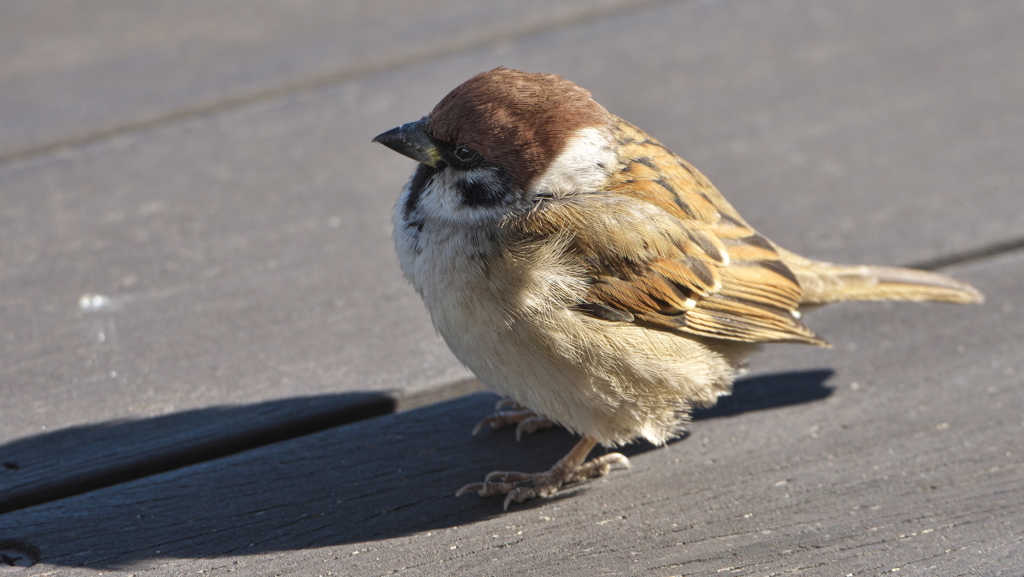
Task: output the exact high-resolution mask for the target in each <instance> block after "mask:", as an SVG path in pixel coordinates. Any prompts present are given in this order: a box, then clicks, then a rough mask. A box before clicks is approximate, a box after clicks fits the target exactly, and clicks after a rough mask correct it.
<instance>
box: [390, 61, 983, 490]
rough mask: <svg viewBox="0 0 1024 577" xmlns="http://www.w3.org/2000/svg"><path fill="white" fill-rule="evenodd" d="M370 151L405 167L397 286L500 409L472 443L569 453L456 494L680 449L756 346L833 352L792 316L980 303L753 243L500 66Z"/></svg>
mask: <svg viewBox="0 0 1024 577" xmlns="http://www.w3.org/2000/svg"><path fill="white" fill-rule="evenodd" d="M373 142H377V143H380V144H383V145H384V146H386V147H388V148H390V149H392V150H394V151H396V152H398V153H400V154H402V155H404V156H406V157H409V158H411V159H413V160H415V161H416V162H417V163H418V164H417V165H416V168H415V170H414V171H413V174H412V176H411V177H410V178H409V180H408V182H407V184H406V185H405V186H404V187H403V189H402V191H401V194H400V195H399V198H398V201H397V202H396V204H395V207H394V210H393V214H392V221H393V225H394V232H393V240H394V243H395V248H396V252H397V255H398V261H399V265H400V267H401V269H402V272H403V274H404V276H405V278H406V279H407V280H408V281H409V282H410V283H411V284H412V286H413V287H414V288H415V290H416V291H417V292H418V293H419V295H420V296H421V297H422V300H423V302H424V304H425V306H426V309H427V311H428V312H429V314H430V318H431V321H432V323H433V325H434V328H435V329H436V331H437V332H438V333H439V334H440V335H441V337H442V338H443V339H444V341H445V342H446V344H447V345H448V347H449V348H450V349H451V351H452V353H454V355H455V356H456V357H457V358H458V360H459V361H461V362H462V363H463V364H464V365H465V366H466V367H468V368H469V369H470V370H471V371H472V372H473V373H474V374H475V375H476V376H477V377H478V379H479V380H480V381H481V382H482V383H483V384H484V385H485V386H486V387H488V388H490V389H491V390H493V391H495V392H497V393H499V394H501V395H504V396H505V397H507V399H506V400H504V401H502V402H500V403H499V404H498V406H497V407H496V409H495V412H494V413H493V414H491V415H490V416H488V417H486V418H484V419H483V420H482V421H481V422H480V424H479V425H478V426H477V429H476V430H474V433H475V432H476V431H477V430H479V429H480V428H482V427H486V426H488V425H489V426H491V427H495V428H497V427H500V426H506V425H511V424H517V425H518V427H517V437H518V435H519V434H520V433H522V432H523V431H525V432H533V431H534V430H536V429H538V428H542V427H547V426H551V425H559V426H562V427H564V428H566V429H568V430H569V431H571V432H573V433H576V434H578V435H580V437H581V438H580V440H579V441H578V442H577V444H576V445H575V446H574V447H573V448H572V449H571V450H570V451H569V452H568V453H567V454H566V455H565V456H564V457H563V458H562V459H560V460H559V461H558V462H556V463H555V464H554V465H553V466H552V467H551V468H550V469H548V470H546V471H541V472H535V473H524V472H517V471H494V472H491V473H489V474H488V475H486V476H485V477H484V480H483V481H482V482H475V483H470V484H467V485H465V486H463V487H462V488H461V489H459V490H458V491H457V493H456V496H459V495H463V494H467V493H474V492H475V493H477V494H478V495H480V496H481V497H489V496H501V495H504V496H505V498H504V503H503V506H504V508H505V509H506V510H507V509H508V507H509V505H510V503H512V502H523V501H525V500H527V499H533V498H543V497H550V496H552V495H554V494H555V493H557V492H558V491H559V489H561V488H562V487H564V486H566V485H571V484H575V483H578V482H582V481H586V480H589V479H593V478H597V477H601V476H603V475H606V474H607V473H608V472H609V471H611V470H612V469H622V468H628V467H629V460H628V459H627V458H626V457H625V456H623V455H622V454H620V453H617V452H607V453H605V454H603V455H601V456H598V457H595V458H593V459H590V460H588V459H587V457H588V456H589V455H590V453H591V451H592V450H593V449H594V448H595V447H596V446H597V445H599V444H600V445H602V446H603V447H606V448H607V449H614V448H616V447H621V446H623V445H625V444H627V443H630V442H633V441H636V440H639V439H644V440H646V441H649V442H651V443H653V444H655V445H662V444H664V443H665V442H666V441H668V440H670V439H672V438H675V437H677V436H679V435H681V434H682V433H683V432H684V429H685V426H686V424H687V421H688V416H689V413H690V412H691V411H692V410H693V409H695V408H704V407H709V406H711V405H713V404H714V403H715V402H716V400H717V399H718V398H719V397H720V396H723V395H727V394H729V393H730V391H731V386H732V383H733V381H734V379H735V378H736V376H737V375H738V374H740V373H741V371H743V370H744V367H745V363H746V361H747V358H748V357H749V356H750V355H751V354H752V353H753V352H755V351H756V350H758V349H759V348H761V346H762V345H764V344H766V343H804V344H809V345H816V346H821V347H827V346H828V343H827V342H826V341H825V340H824V339H822V338H821V337H820V336H818V335H817V334H816V333H815V332H814V331H812V330H811V329H810V328H808V326H807V325H805V324H804V322H803V319H802V313H803V312H806V311H807V310H810V309H813V308H817V307H819V306H822V305H826V304H830V303H836V302H841V301H871V300H897V301H936V302H946V303H961V304H964V303H980V302H982V300H983V295H982V294H981V292H979V291H978V290H977V289H975V288H974V287H972V286H971V285H969V284H967V283H964V282H960V281H957V280H954V279H952V278H950V277H947V276H944V275H941V274H938V273H934V272H927V271H921V270H914V269H908V268H900V267H892V266H869V265H842V264H832V263H829V262H823V261H817V260H812V259H809V258H805V257H802V256H799V255H797V254H796V253H793V252H790V251H788V250H785V249H784V248H782V247H780V246H778V245H776V244H775V243H773V242H772V241H770V240H768V239H767V238H766V237H765V236H763V235H761V234H760V233H758V232H757V231H756V230H755V229H754V228H753V227H752V226H751V225H750V224H748V223H747V221H746V220H744V218H743V217H742V216H740V214H739V213H738V212H737V211H736V209H735V208H733V206H732V205H731V204H729V202H728V201H726V199H725V198H724V197H723V196H722V194H721V193H720V192H719V191H718V189H717V188H715V186H714V185H713V184H712V183H711V181H710V180H708V178H707V177H705V176H704V175H703V174H702V173H700V172H699V171H698V170H697V169H696V168H694V167H693V166H692V165H691V164H690V163H688V162H687V161H685V160H683V159H682V158H681V157H680V156H677V155H676V154H675V153H673V152H672V151H670V150H669V149H668V148H666V147H665V146H664V145H663V144H661V143H660V142H658V141H657V140H655V139H654V138H653V137H651V136H650V135H648V134H647V133H646V132H644V131H643V130H641V129H639V128H637V127H636V126H633V125H632V124H630V123H628V122H626V121H625V120H622V119H621V118H619V117H617V116H615V115H613V114H612V113H610V112H608V111H607V110H606V109H605V108H604V107H603V106H601V105H600V104H598V103H597V102H596V101H595V100H594V98H593V96H592V95H591V93H590V92H589V91H588V90H586V89H584V88H581V87H580V86H578V85H576V84H575V83H573V82H571V81H569V80H566V79H564V78H563V77H561V76H559V75H555V74H544V73H528V72H522V71H518V70H513V69H509V68H505V67H499V68H495V69H493V70H489V71H486V72H482V73H480V74H477V75H475V76H473V77H472V78H470V79H469V80H467V81H465V82H464V83H462V84H461V85H459V86H457V87H456V88H455V89H454V90H452V91H451V92H450V93H448V94H447V95H446V96H445V97H444V98H442V99H441V101H440V102H439V103H437V105H436V106H435V107H434V108H433V110H432V111H431V112H430V114H428V115H427V116H424V117H422V118H421V119H419V120H416V121H414V122H409V123H406V124H403V125H401V126H398V127H396V128H393V129H391V130H388V131H386V132H384V133H382V134H380V135H378V136H376V137H375V138H373Z"/></svg>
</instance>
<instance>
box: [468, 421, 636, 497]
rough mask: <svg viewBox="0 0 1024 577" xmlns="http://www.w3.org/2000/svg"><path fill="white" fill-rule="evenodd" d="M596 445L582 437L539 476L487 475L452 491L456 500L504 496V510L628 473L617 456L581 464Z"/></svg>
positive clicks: (624, 462) (622, 457)
mask: <svg viewBox="0 0 1024 577" xmlns="http://www.w3.org/2000/svg"><path fill="white" fill-rule="evenodd" d="M596 444H597V441H596V440H595V439H593V438H592V437H589V436H586V437H583V439H581V440H580V442H579V443H576V446H575V447H573V448H572V450H571V451H569V454H567V455H566V456H565V457H562V459H560V460H559V461H558V462H557V463H555V465H554V466H553V467H551V468H550V469H548V470H547V471H544V472H542V473H519V472H517V471H491V472H490V473H488V474H487V476H485V477H484V482H483V483H470V484H468V485H465V486H463V487H462V488H461V489H459V490H458V491H456V493H455V496H456V497H460V496H462V495H465V494H466V493H470V492H473V491H476V492H477V494H478V495H480V496H481V497H490V496H492V495H505V500H504V503H503V507H504V510H506V511H507V510H508V506H509V504H511V503H512V502H513V501H514V502H516V503H522V502H523V501H525V500H527V499H533V498H536V497H550V496H551V495H554V494H555V493H557V492H558V490H559V489H560V488H561V487H562V486H564V485H566V484H570V483H579V482H581V481H585V480H587V479H594V478H597V477H602V476H604V475H607V474H608V472H609V471H611V470H613V469H628V468H629V459H627V458H626V456H625V455H622V454H620V453H608V454H606V455H601V456H600V457H596V458H594V459H591V460H589V461H586V462H584V459H586V458H587V455H588V454H589V453H590V451H591V449H593V448H594V445H596Z"/></svg>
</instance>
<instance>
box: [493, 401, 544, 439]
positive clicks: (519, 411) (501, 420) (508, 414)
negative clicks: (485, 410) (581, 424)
mask: <svg viewBox="0 0 1024 577" xmlns="http://www.w3.org/2000/svg"><path fill="white" fill-rule="evenodd" d="M513 423H514V424H515V425H516V440H517V441H518V440H519V439H521V438H522V436H523V433H530V434H533V433H536V432H537V431H539V430H541V429H547V428H549V427H554V426H555V424H554V423H553V422H551V421H550V420H549V419H548V418H547V417H544V416H542V415H538V414H537V413H535V412H534V411H532V410H530V409H527V408H526V407H524V406H522V405H520V404H519V403H518V402H516V401H515V400H513V399H502V400H500V401H498V402H497V403H496V404H495V405H494V412H493V413H491V414H490V415H487V416H486V417H484V418H483V419H480V422H479V423H477V424H476V426H475V427H473V434H474V435H475V434H477V433H479V432H480V431H481V430H482V429H483V428H484V427H490V428H492V429H500V428H501V427H507V426H509V425H511V424H513Z"/></svg>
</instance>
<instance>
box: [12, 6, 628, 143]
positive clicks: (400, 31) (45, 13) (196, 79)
mask: <svg viewBox="0 0 1024 577" xmlns="http://www.w3.org/2000/svg"><path fill="white" fill-rule="evenodd" d="M628 4H637V2H627V1H625V0H602V1H599V2H594V1H583V0H554V1H551V0H549V1H541V0H523V1H521V2H516V3H514V4H513V3H509V2H497V1H491V2H474V1H469V0H433V1H431V2H409V1H407V0H376V1H373V2H367V1H361V2H351V1H349V2H335V1H332V0H302V1H301V2H289V3H286V4H285V3H280V2H274V1H267V0H257V1H253V2H249V1H245V0H228V1H224V2H204V1H202V0H185V1H182V2H176V3H174V5H173V6H171V5H162V4H150V3H140V2H132V1H131V0H101V1H100V2H88V1H84V2H83V1H81V0H58V1H56V2H47V3H40V2H33V1H32V0H11V1H9V2H3V3H0V54H3V55H4V58H3V59H0V159H3V158H7V157H10V156H12V155H14V156H18V155H25V154H34V153H36V152H38V151H40V150H46V149H49V148H53V147H55V146H62V145H67V144H69V143H74V142H80V141H87V140H90V139H95V138H96V137H98V136H103V135H109V134H116V133H119V132H123V131H125V130H132V129H133V128H137V127H139V126H144V125H149V124H152V123H154V122H156V123H160V122H164V121H167V120H173V119H174V118H175V117H180V116H181V115H183V114H184V115H194V114H196V113H199V112H203V111H204V110H209V109H216V108H219V107H223V106H225V105H232V104H237V103H238V102H239V101H245V100H251V99H253V98H262V97H265V96H267V95H270V94H273V93H278V92H296V91H302V90H308V89H310V88H311V87H313V86H315V85H319V84H323V83H328V82H335V81H337V80H339V79H345V78H347V77H351V76H355V75H359V74H365V73H367V72H369V71H373V70H379V69H384V68H391V67H395V66H397V65H401V64H404V63H409V62H415V61H421V60H424V59H429V58H433V57H437V56H438V55H441V54H445V53H449V52H453V51H458V50H464V49H467V48H470V47H473V46H478V45H485V44H490V43H494V42H497V41H501V40H507V39H509V38H515V37H517V36H522V35H524V34H529V33H533V32H537V31H539V30H544V29H547V28H550V27H552V26H558V25H562V24H565V23H571V22H574V21H576V20H579V19H581V18H587V17H592V16H594V15H596V14H602V13H607V12H610V11H615V10H621V9H622V8H623V7H624V5H628Z"/></svg>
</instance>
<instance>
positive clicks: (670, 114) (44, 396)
mask: <svg viewBox="0 0 1024 577" xmlns="http://www.w3.org/2000/svg"><path fill="white" fill-rule="evenodd" d="M1021 30H1024V9H1022V7H1021V4H1020V3H1019V2H1014V1H1012V0H1004V1H996V0H977V1H974V2H962V1H958V0H904V1H902V2H889V1H886V0H827V1H821V0H706V1H699V0H675V1H669V0H665V1H655V0H648V1H644V0H602V1H600V2H594V1H587V0H560V1H555V2H552V1H551V0H545V1H541V0H524V1H521V2H514V3H513V2H500V1H498V0H488V1H484V2H469V1H468V0H432V1H431V2H414V1H412V0H380V1H375V2H362V3H357V2H350V3H345V2H335V1H333V0H306V1H303V2H293V3H278V2H269V1H260V2H257V1H250V0H234V1H224V2H217V3H210V2H205V1H202V0H189V1H182V2H173V3H141V2H132V1H128V0H98V1H93V2H85V1H73V0H62V1H57V2H33V1H31V0H13V1H10V2H3V3H0V54H3V58H0V194H2V198H3V202H2V203H0V392H2V403H0V569H4V566H5V565H10V564H14V565H23V564H27V562H26V560H28V559H29V558H30V557H33V556H35V555H36V554H38V557H39V559H38V562H37V563H35V564H34V565H33V566H32V567H31V568H29V569H27V570H26V571H24V572H22V573H20V574H25V575H61V576H63V575H69V576H85V575H97V574H101V573H102V574H112V575H124V576H128V575H146V576H154V577H156V576H161V575H167V576H171V575H194V574H202V575H226V574H229V573H230V574H234V575H253V576H263V575H382V576H383V575H410V576H413V575H416V576H419V575H509V576H511V575H579V576H591V575H655V576H660V577H668V576H673V575H715V576H717V575H781V574H806V575H840V576H841V575H880V574H883V573H885V574H891V573H894V572H897V571H898V574H899V575H901V576H906V575H928V576H933V575H944V576H953V575H1006V576H1017V577H1019V576H1022V575H1024V445H1022V443H1021V439H1022V438H1024V416H1022V415H1024V388H1022V385H1024V354H1022V352H1021V350H1022V348H1024V346H1022V343H1024V191H1022V190H1021V186H1022V185H1021V183H1024V161H1022V158H1024V105H1022V103H1024V36H1022V35H1021V34H1020V31H1021ZM498 65H506V66H510V67H516V68H522V69H525V70H531V71H549V72H557V73H560V74H562V75H564V76H566V77H567V78H569V79H571V80H574V81H576V82H577V83H579V84H581V85H582V86H585V87H587V88H589V89H591V90H592V91H593V92H594V94H595V97H596V98H597V100H598V101H599V102H601V103H602V104H604V105H605V106H606V107H607V108H609V109H610V110H611V111H613V112H615V113H616V114H618V115H620V116H622V117H624V118H626V119H628V120H630V121H632V122H634V123H635V124H637V125H639V126H641V127H643V128H645V129H646V130H648V131H649V132H651V133H652V134H653V135H654V136H655V137H657V138H658V139H660V140H661V141H663V142H664V143H665V144H667V145H668V146H669V147H671V148H672V149H673V150H675V151H677V152H679V153H680V154H682V155H683V156H685V157H686V158H687V159H688V160H690V161H691V162H693V163H694V164H695V165H696V166H698V167H699V168H700V169H701V170H702V171H703V172H705V173H706V174H707V175H708V176H710V177H711V179H712V180H713V181H714V182H715V183H716V184H717V185H718V187H719V188H720V189H721V190H722V191H723V192H724V193H725V194H726V196H727V197H728V198H729V199H730V200H731V201H732V202H733V204H734V205H735V206H736V207H737V208H738V209H739V210H740V211H741V212H742V213H743V214H744V215H745V216H746V217H747V219H748V220H749V221H750V222H751V223H752V224H753V225H754V226H756V227H758V228H759V230H761V232H763V233H765V234H766V235H767V236H768V237H770V238H772V239H773V240H775V241H776V242H778V243H779V244H781V245H783V246H785V247H787V248H790V249H792V250H795V251H797V252H800V253H804V254H807V255H809V256H815V257H820V258H824V259H830V260H836V261H848V262H855V261H864V262H873V263H879V264H908V265H920V266H926V267H929V268H936V267H941V268H942V270H943V271H944V272H946V273H948V274H951V275H954V276H956V277H958V278H961V279H964V280H966V281H969V282H971V283H974V284H975V285H976V286H977V287H978V288H980V289H981V290H982V291H983V292H985V294H986V297H987V301H986V303H985V304H984V305H982V306H980V307H953V306H941V305H887V304H876V305H859V304H858V305H848V306H839V307H833V308H827V309H824V310H821V311H818V312H815V313H813V314H811V315H809V316H808V324H809V325H811V326H812V327H813V328H814V329H815V330H816V331H817V332H819V333H820V334H822V335H823V336H825V337H826V338H827V339H829V340H830V341H831V342H832V343H833V344H834V345H835V347H834V348H833V349H832V350H829V351H823V350H819V349H813V348H810V347H797V346H774V347H770V348H768V349H767V350H766V351H765V352H763V353H761V354H760V355H759V356H758V357H756V358H755V359H754V362H753V363H752V368H753V372H752V373H751V375H750V376H749V377H747V378H746V379H744V380H742V381H741V382H740V383H738V384H737V389H736V394H735V395H733V396H732V397H730V398H728V399H726V400H725V401H724V402H723V404H722V405H720V406H719V407H717V408H715V409H712V410H708V411H704V412H701V413H698V414H697V415H696V418H695V420H694V422H693V424H692V426H691V427H690V434H689V435H688V436H687V437H685V438H684V439H681V440H679V441H676V442H674V443H672V444H670V445H669V446H667V447H663V448H653V447H650V446H645V445H636V446H632V447H628V448H627V451H626V452H627V454H629V455H630V456H631V460H632V463H633V468H632V469H631V470H629V471H616V472H613V473H612V474H610V475H609V476H608V477H606V478H603V479H600V480H597V481H594V482H591V483H588V484H585V485H582V486H579V487H577V488H574V489H572V490H570V491H566V492H564V493H562V494H559V495H558V496H557V497H556V498H554V499H550V500H540V501H534V502H529V503H525V504H521V505H513V507H512V508H511V510H510V511H509V512H507V513H505V512H502V509H501V500H500V499H480V498H477V497H475V496H467V497H462V498H459V499H456V498H454V497H453V496H452V494H453V492H454V490H455V489H456V488H458V487H459V486H461V485H462V484H463V483H466V482H470V481H475V480H478V479H479V478H481V477H482V476H483V475H484V474H485V473H486V472H488V471H490V470H493V469H498V468H502V469H508V468H511V469H521V470H538V469H541V468H545V467H547V466H548V465H550V464H551V463H552V462H553V461H554V460H555V459H557V458H558V457H559V456H560V455H561V454H562V453H563V452H564V451H566V450H567V449H568V448H569V447H570V446H571V445H572V443H573V439H572V438H571V437H570V435H568V434H567V433H564V432H562V431H557V430H554V431H545V432H541V433H538V434H536V435H533V436H530V437H528V438H524V439H523V440H522V441H520V442H518V443H517V442H516V441H515V440H514V439H513V435H512V433H511V432H509V431H494V432H484V433H482V434H481V435H479V436H477V437H471V436H470V435H469V431H470V430H471V429H472V426H473V424H474V423H475V422H476V421H477V419H478V418H479V417H480V416H482V415H483V414H484V413H485V412H487V411H488V410H489V408H490V406H491V405H492V404H493V402H494V400H495V397H494V396H493V395H491V394H489V393H484V392H478V391H479V390H480V388H481V387H480V385H479V383H477V382H476V381H474V380H473V379H472V375H471V374H469V373H468V372H467V371H466V370H465V369H464V368H462V367H461V366H460V365H459V364H458V362H457V361H455V359H454V358H453V357H452V356H451V354H450V353H449V352H448V351H447V349H446V348H445V346H444V343H443V342H441V341H440V339H439V338H438V337H436V336H435V335H434V332H433V330H432V328H431V327H430V324H429V320H428V318H427V315H426V313H425V311H424V310H423V307H422V305H421V303H420V302H419V300H418V297H417V296H416V295H415V294H414V292H413V291H412V289H411V288H409V287H408V286H407V285H406V284H405V283H404V281H403V280H402V278H401V275H400V273H399V271H398V266H397V264H396V262H395V258H394V256H393V250H392V247H391V242H390V207H391V205H392V204H393V203H394V201H395V198H396V196H397V194H398V191H399V189H400V188H401V186H402V184H403V182H404V181H405V179H406V177H407V176H408V174H409V172H410V171H411V169H412V167H411V165H410V163H409V161H407V160H403V159H402V158H401V157H399V156H398V155H395V154H393V153H391V152H390V151H387V150H386V149H384V148H382V147H379V146H376V145H372V144H371V143H370V142H369V141H370V138H371V137H372V136H374V135H375V134H377V133H378V132H381V131H383V130H385V129H388V128H390V127H392V126H395V125H397V124H399V123H401V122H405V121H408V120H411V119H415V118H418V117H420V116H422V115H423V114H425V113H426V112H428V111H429V110H430V108H431V107H432V106H433V105H434V103H435V102H436V101H437V100H438V99H440V97H441V96H443V95H444V94H445V93H446V92H447V91H448V90H450V89H451V88H452V87H454V86H455V85H457V84H458V83H459V82H461V81H462V80H465V79H466V78H468V77H469V76H471V75H472V74H474V73H476V72H479V71H482V70H486V69H489V68H493V67H495V66H498Z"/></svg>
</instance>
